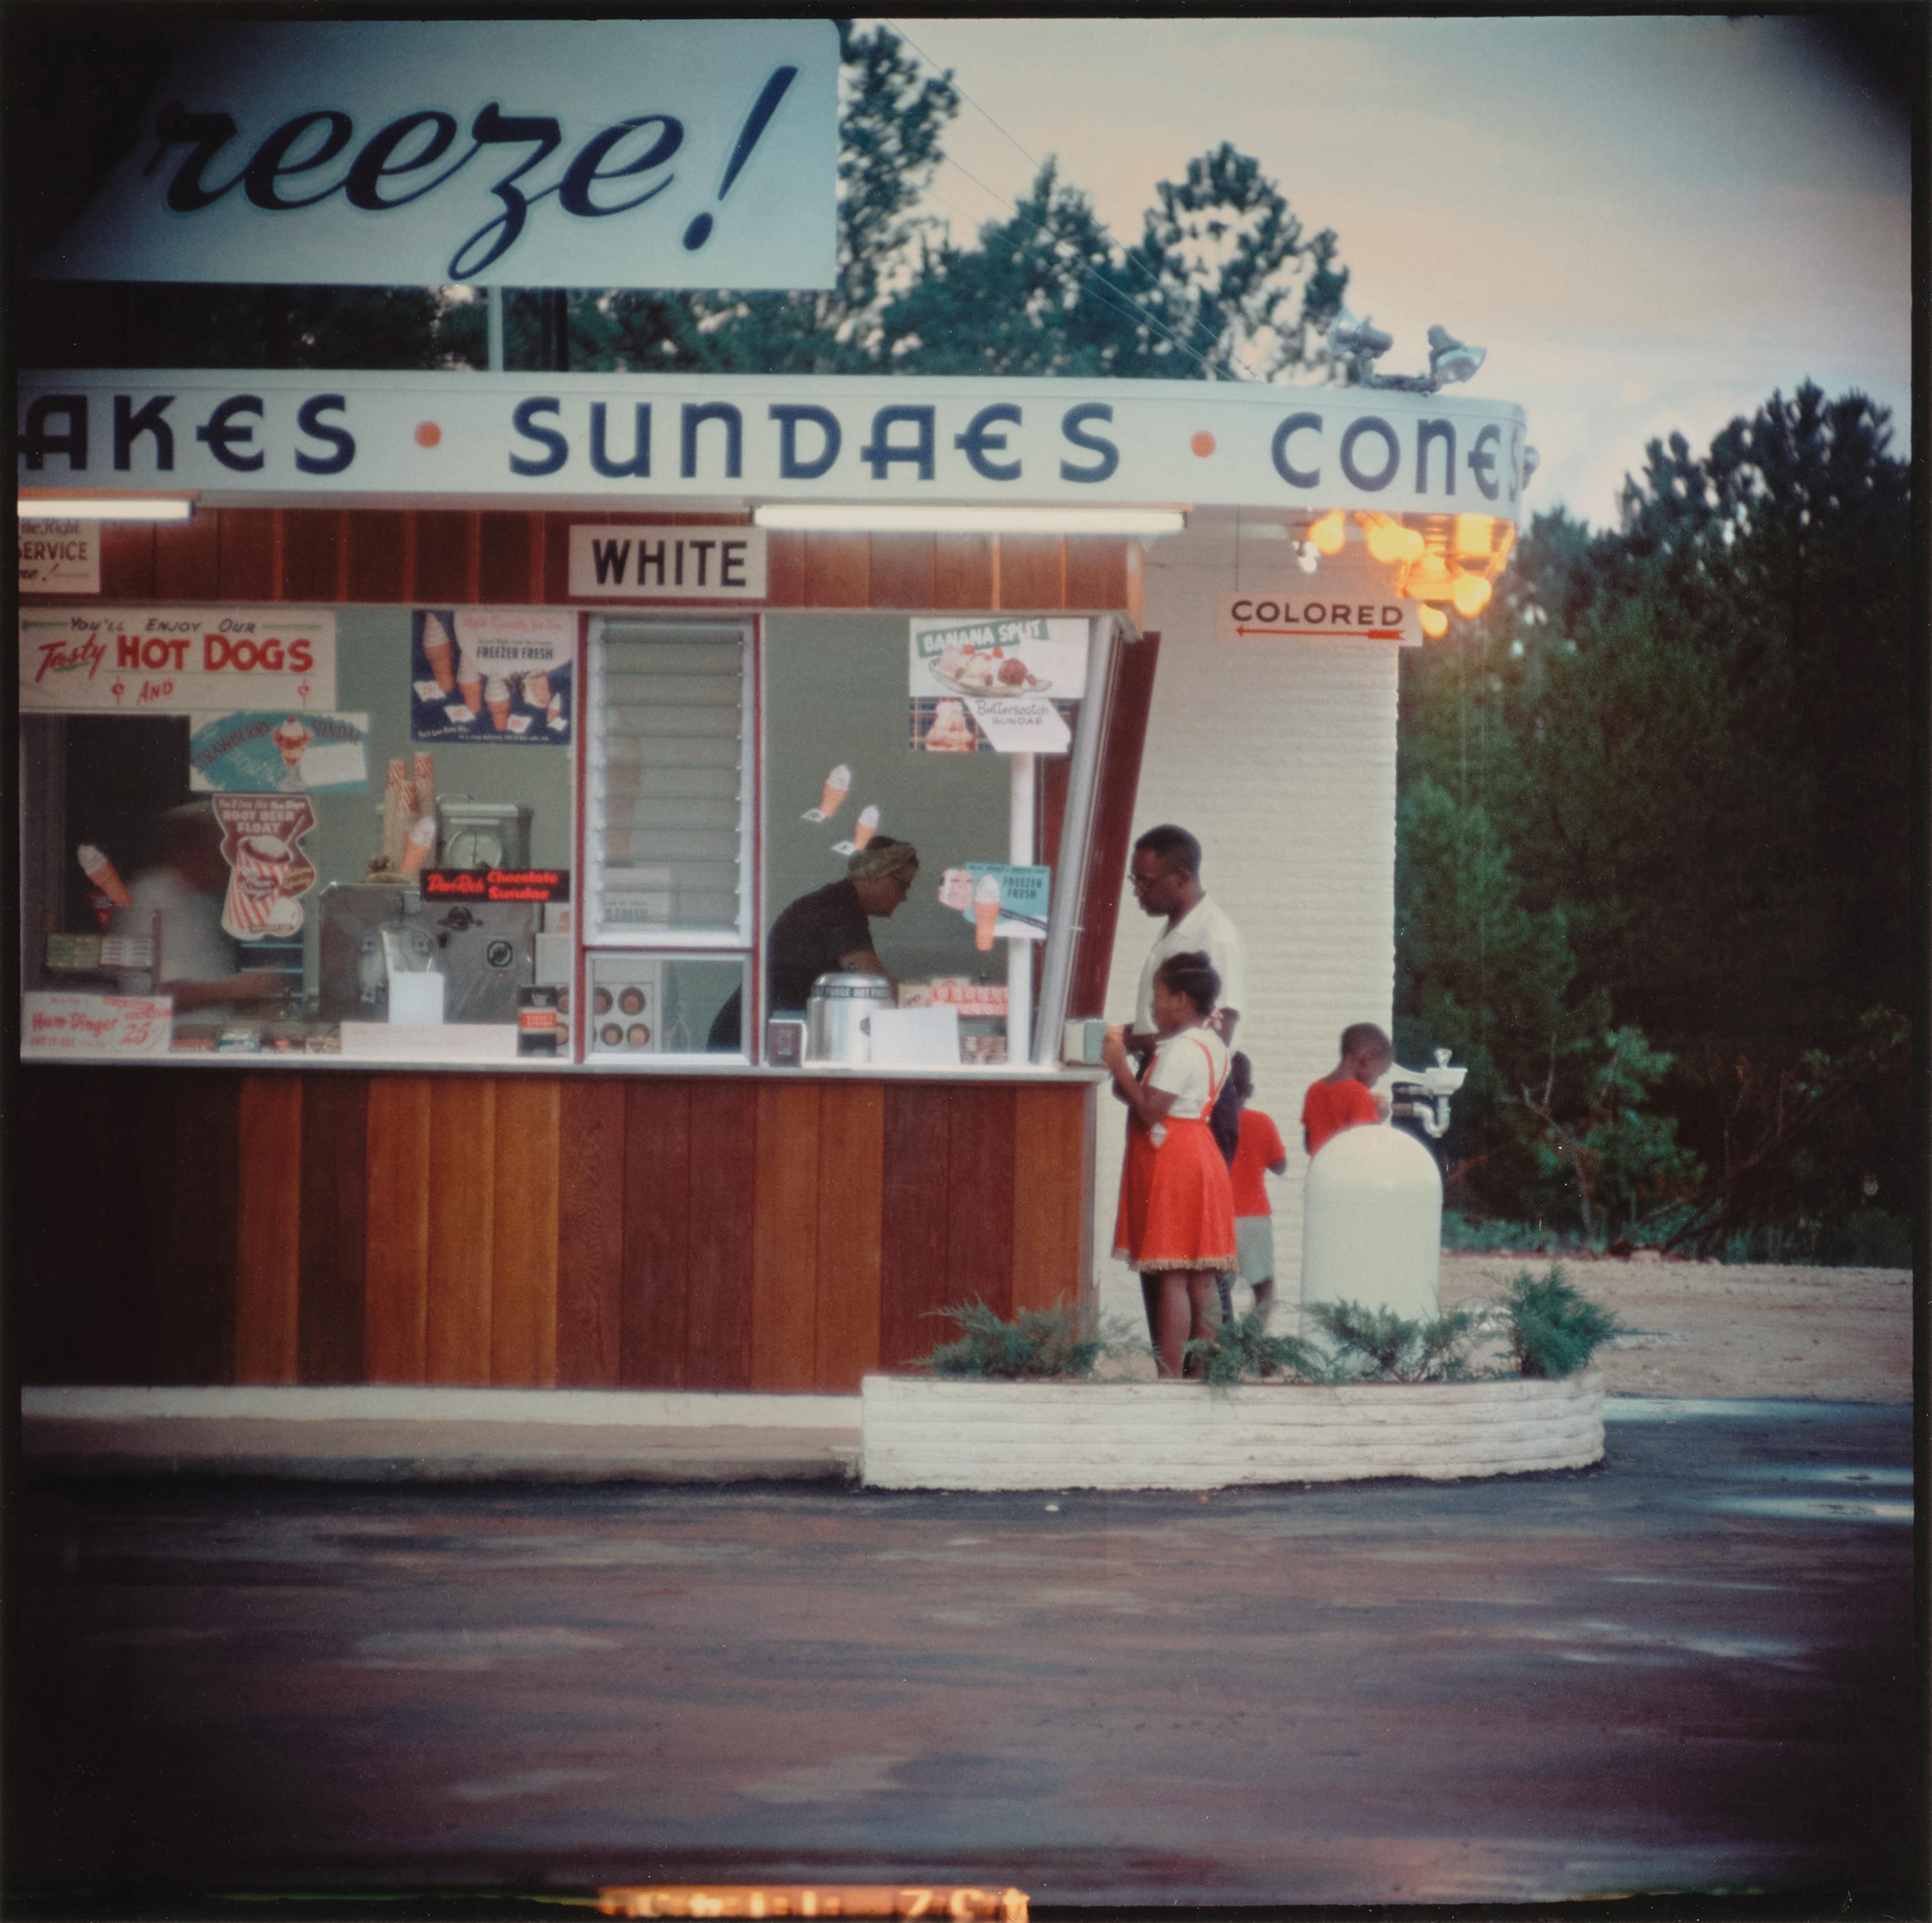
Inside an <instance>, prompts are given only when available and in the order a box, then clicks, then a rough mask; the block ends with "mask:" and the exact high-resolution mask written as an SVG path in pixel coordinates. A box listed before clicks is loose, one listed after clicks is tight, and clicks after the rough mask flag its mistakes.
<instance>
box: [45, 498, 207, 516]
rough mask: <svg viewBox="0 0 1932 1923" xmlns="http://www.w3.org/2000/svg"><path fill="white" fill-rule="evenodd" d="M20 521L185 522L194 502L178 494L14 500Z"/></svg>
mask: <svg viewBox="0 0 1932 1923" xmlns="http://www.w3.org/2000/svg"><path fill="white" fill-rule="evenodd" d="M17 502H18V505H17V513H18V514H19V517H20V519H21V520H191V519H192V518H193V514H194V503H193V502H192V501H189V500H184V499H181V496H178V495H173V494H169V495H162V494H119V495H113V496H110V495H106V494H83V495H50V496H49V495H38V496H37V495H33V494H22V495H20V496H18V497H17Z"/></svg>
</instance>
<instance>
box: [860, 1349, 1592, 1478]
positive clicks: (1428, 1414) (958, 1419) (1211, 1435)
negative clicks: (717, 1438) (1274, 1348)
mask: <svg viewBox="0 0 1932 1923" xmlns="http://www.w3.org/2000/svg"><path fill="white" fill-rule="evenodd" d="M860 1391H861V1395H860V1403H861V1411H862V1413H861V1417H860V1424H859V1478H860V1480H861V1481H863V1482H865V1484H867V1485H868V1486H869V1487H873V1488H877V1489H1224V1488H1229V1487H1234V1486H1235V1485H1237V1484H1242V1483H1261V1484H1268V1483H1283V1482H1343V1481H1355V1480H1358V1479H1361V1478H1365V1477H1372V1476H1427V1477H1429V1478H1432V1479H1433V1480H1439V1481H1443V1480H1448V1479H1451V1478H1456V1477H1460V1476H1494V1475H1524V1474H1526V1473H1529V1472H1533V1471H1536V1470H1547V1469H1583V1468H1584V1467H1586V1466H1588V1465H1589V1464H1590V1463H1597V1462H1601V1461H1602V1460H1603V1456H1604V1379H1603V1376H1602V1375H1601V1373H1600V1372H1599V1371H1598V1370H1595V1369H1590V1370H1585V1371H1584V1372H1583V1373H1582V1374H1581V1375H1577V1376H1565V1377H1564V1378H1563V1379H1562V1380H1560V1381H1557V1382H1540V1381H1531V1380H1528V1379H1525V1378H1523V1377H1522V1376H1511V1377H1509V1378H1508V1379H1501V1380H1498V1381H1494V1382H1413V1383H1370V1384H1363V1385H1355V1386H1351V1387H1349V1388H1313V1387H1311V1386H1304V1385H1292V1384H1287V1383H1270V1384H1263V1385H1244V1386H1242V1387H1240V1388H1231V1389H1208V1388H1202V1387H1199V1386H1198V1385H1195V1384H1193V1383H1184V1382H935V1381H931V1380H921V1379H918V1378H916V1377H908V1376H867V1377H866V1378H865V1381H864V1382H863V1383H862V1384H861V1385H860Z"/></svg>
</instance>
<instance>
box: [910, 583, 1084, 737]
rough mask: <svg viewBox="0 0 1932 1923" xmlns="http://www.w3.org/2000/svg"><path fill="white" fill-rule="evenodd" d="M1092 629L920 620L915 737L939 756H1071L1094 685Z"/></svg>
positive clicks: (914, 663) (1028, 622) (1042, 619)
mask: <svg viewBox="0 0 1932 1923" xmlns="http://www.w3.org/2000/svg"><path fill="white" fill-rule="evenodd" d="M1087 639H1088V634H1087V623H1086V622H1085V621H1082V620H1054V619H1048V618H1047V617H1046V616H1036V617H1034V618H1032V619H1009V618H1004V617H1002V616H998V615H989V616H986V617H984V618H983V619H980V620H977V621H958V620H951V621H914V622H913V623H912V624H911V648H910V669H909V679H908V683H907V686H908V690H909V691H910V694H911V697H912V709H913V712H912V721H913V741H914V742H916V745H918V746H919V747H921V748H924V749H926V751H928V752H929V753H932V754H945V753H971V752H972V751H974V750H976V749H978V750H986V749H990V750H991V751H993V752H994V753H995V754H1065V753H1066V751H1067V748H1068V746H1069V745H1070V743H1071V742H1072V739H1073V735H1072V732H1071V730H1070V725H1069V724H1070V721H1071V720H1072V718H1073V712H1074V703H1076V702H1077V701H1078V700H1079V698H1080V696H1081V694H1082V690H1083V689H1084V688H1085V686H1086V682H1087Z"/></svg>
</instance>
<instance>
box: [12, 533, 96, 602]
mask: <svg viewBox="0 0 1932 1923" xmlns="http://www.w3.org/2000/svg"><path fill="white" fill-rule="evenodd" d="M19 526H20V592H22V593H23V594H98V593H99V592H101V524H100V523H99V522H98V521H92V520H23V521H21V522H20V523H19Z"/></svg>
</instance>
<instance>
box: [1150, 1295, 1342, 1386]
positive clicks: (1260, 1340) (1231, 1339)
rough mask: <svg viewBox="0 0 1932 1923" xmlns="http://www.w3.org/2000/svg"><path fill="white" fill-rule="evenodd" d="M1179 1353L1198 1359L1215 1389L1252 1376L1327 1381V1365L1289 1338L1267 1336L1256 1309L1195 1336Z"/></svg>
mask: <svg viewBox="0 0 1932 1923" xmlns="http://www.w3.org/2000/svg"><path fill="white" fill-rule="evenodd" d="M1182 1353H1183V1354H1184V1355H1196V1356H1199V1357H1200V1358H1202V1362H1203V1363H1204V1364H1205V1367H1204V1368H1203V1370H1202V1374H1203V1375H1204V1376H1205V1379H1206V1380H1207V1382H1208V1385H1210V1386H1211V1388H1227V1387H1228V1386H1229V1385H1231V1384H1232V1383H1235V1382H1241V1381H1242V1380H1243V1379H1244V1378H1246V1377H1248V1376H1283V1375H1288V1376H1301V1377H1302V1378H1303V1379H1304V1380H1305V1381H1307V1382H1327V1381H1328V1373H1329V1372H1328V1364H1326V1363H1325V1361H1324V1360H1323V1359H1322V1357H1321V1356H1320V1355H1319V1354H1318V1353H1317V1352H1316V1351H1315V1350H1314V1349H1311V1348H1310V1346H1309V1345H1308V1344H1307V1343H1305V1342H1300V1341H1298V1340H1296V1339H1295V1337H1293V1336H1271V1335H1270V1334H1268V1318H1267V1317H1266V1316H1265V1315H1264V1314H1263V1313H1262V1311H1261V1310H1258V1309H1251V1310H1249V1312H1248V1313H1247V1314H1246V1315H1245V1316H1237V1317H1236V1318H1235V1319H1234V1320H1233V1321H1232V1322H1223V1323H1222V1324H1221V1325H1220V1327H1219V1328H1216V1329H1214V1330H1212V1331H1210V1332H1209V1334H1207V1335H1206V1336H1205V1337H1196V1339H1195V1340H1193V1341H1192V1342H1190V1343H1188V1344H1187V1347H1186V1348H1185V1349H1184V1350H1183V1351H1182Z"/></svg>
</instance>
